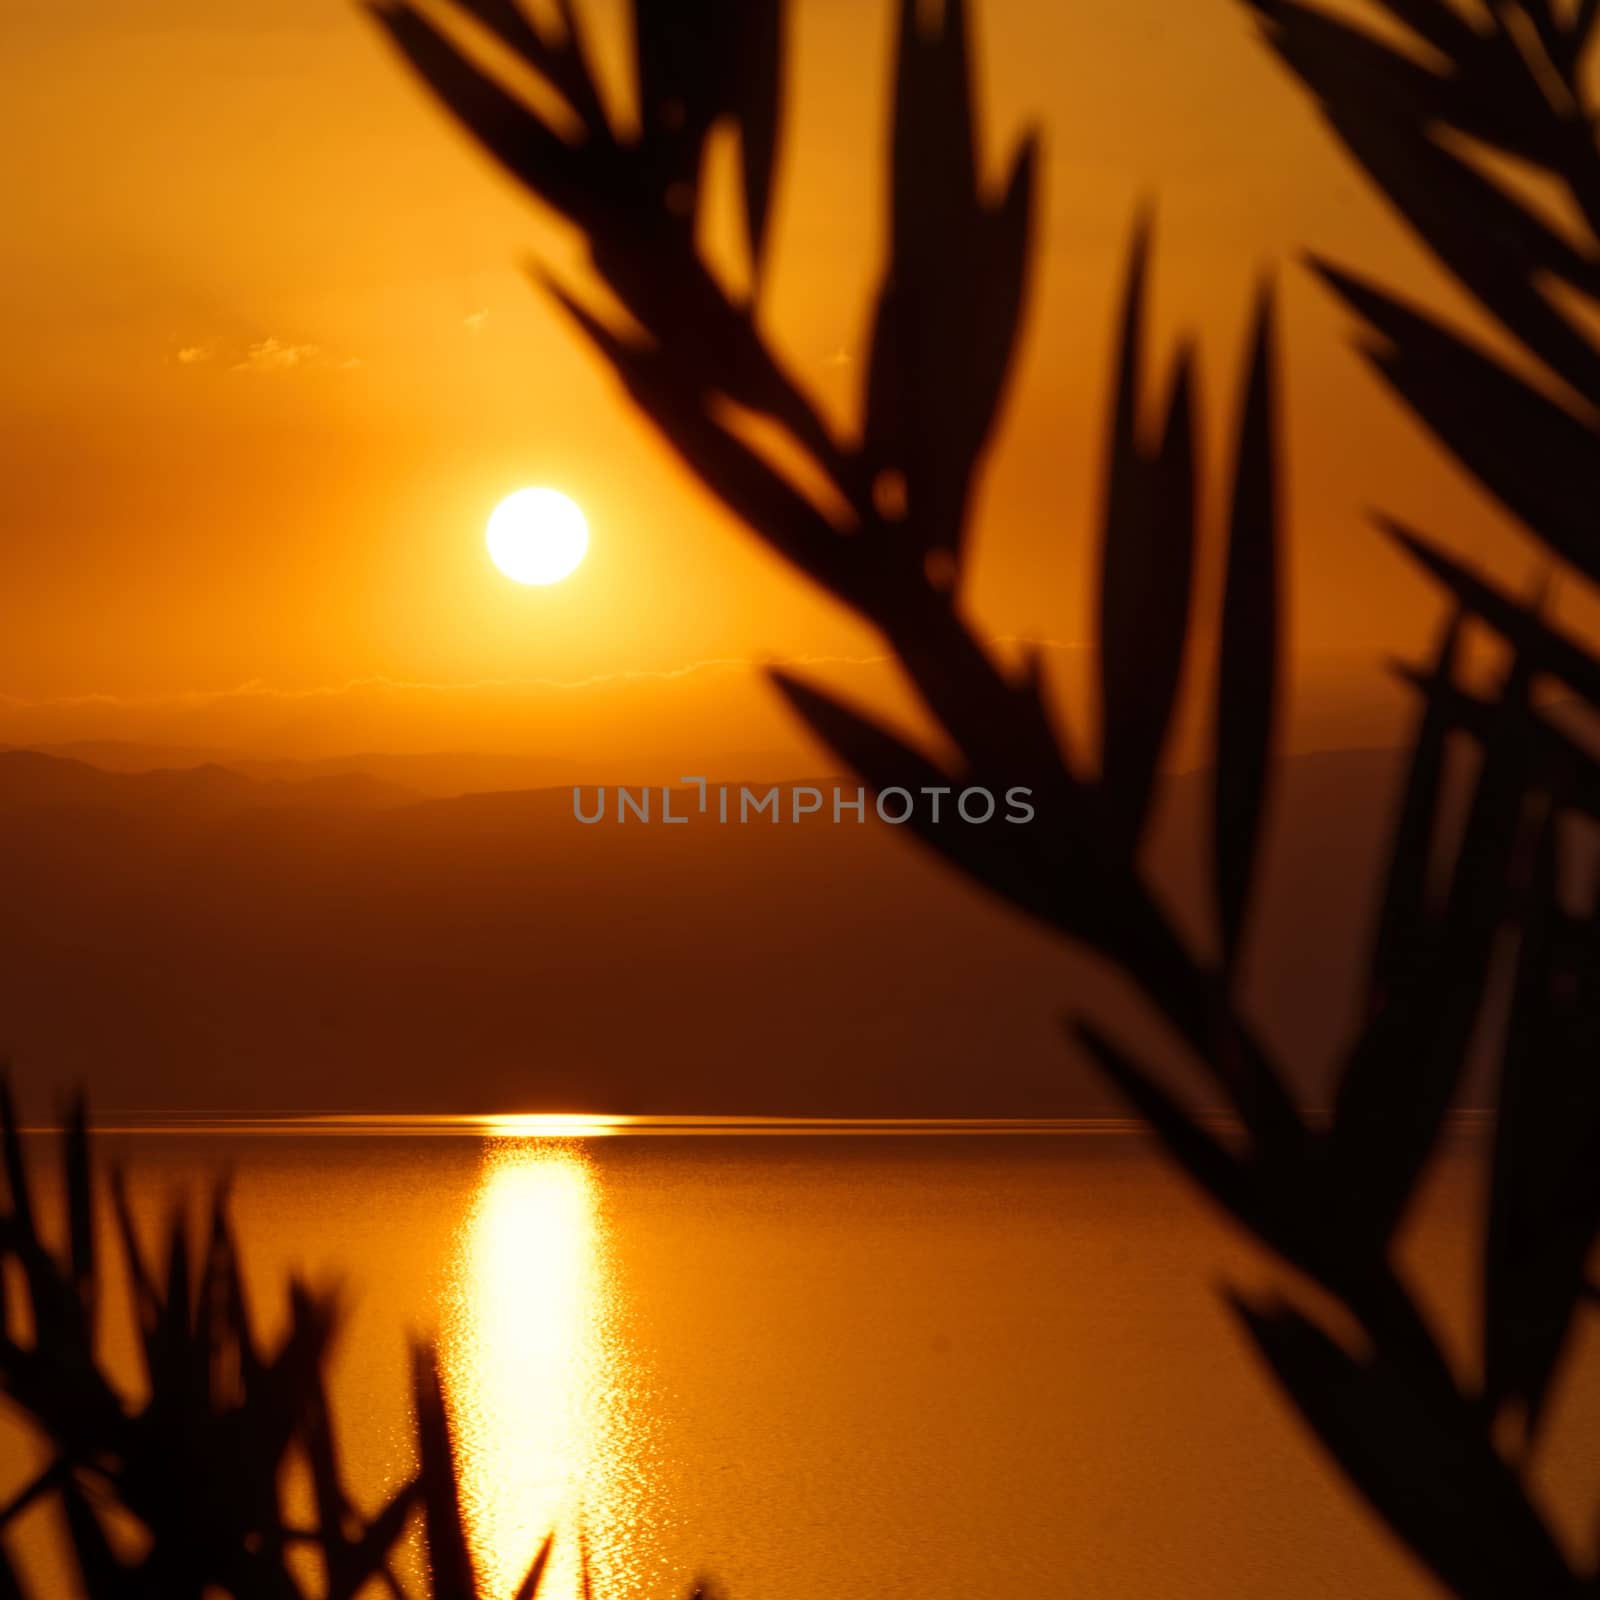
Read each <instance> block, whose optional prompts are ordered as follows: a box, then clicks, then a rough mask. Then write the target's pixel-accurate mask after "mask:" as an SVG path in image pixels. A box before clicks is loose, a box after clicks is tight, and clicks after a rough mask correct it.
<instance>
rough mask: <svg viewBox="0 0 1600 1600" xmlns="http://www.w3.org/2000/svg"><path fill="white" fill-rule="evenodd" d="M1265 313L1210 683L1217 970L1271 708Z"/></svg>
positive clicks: (1229, 943) (1237, 933) (1263, 304)
mask: <svg viewBox="0 0 1600 1600" xmlns="http://www.w3.org/2000/svg"><path fill="white" fill-rule="evenodd" d="M1274 361H1275V355H1274V349H1273V315H1272V302H1271V298H1270V295H1269V293H1268V292H1266V291H1263V294H1262V298H1261V301H1260V304H1259V306H1258V308H1257V312H1256V325H1255V331H1254V334H1253V335H1252V339H1251V356H1250V365H1249V376H1248V378H1247V380H1246V386H1245V395H1244V403H1243V405H1242V407H1241V410H1240V422H1239V440H1238V447H1237V452H1236V455H1235V466H1234V477H1233V495H1232V508H1231V513H1230V516H1229V535H1228V564H1227V575H1226V579H1225V587H1224V593H1223V607H1222V645H1221V653H1220V660H1219V663H1218V675H1217V698H1216V730H1217V731H1216V741H1217V748H1216V763H1215V766H1214V769H1213V797H1212V812H1213V848H1214V855H1213V867H1212V877H1213V883H1214V885H1215V894H1216V903H1217V913H1218V921H1219V923H1220V927H1221V933H1222V951H1223V963H1224V966H1225V968H1227V969H1229V970H1231V969H1233V968H1234V967H1235V966H1236V965H1237V962H1238V959H1239V952H1240V947H1241V945H1242V942H1243V936H1244V928H1245V918H1246V913H1247V910H1248V908H1249V905H1250V896H1251V889H1252V886H1253V883H1254V878H1255V871H1256V861H1257V857H1258V854H1259V851H1260V842H1261V827H1262V817H1263V814H1264V812H1265V810H1266V803H1267V788H1268V780H1269V772H1270V759H1271V752H1272V738H1273V723H1274V718H1275V715H1276V710H1277V700H1278V674H1279V658H1280V651H1281V638H1282V626H1281V624H1280V621H1279V606H1280V602H1279V587H1280V582H1281V580H1280V575H1279V568H1280V564H1281V557H1280V554H1279V550H1280V544H1281V533H1280V530H1279V504H1278V498H1279V482H1278V480H1279V465H1278V450H1277V444H1276V436H1275V421H1276V407H1277V391H1276V382H1275V376H1274Z"/></svg>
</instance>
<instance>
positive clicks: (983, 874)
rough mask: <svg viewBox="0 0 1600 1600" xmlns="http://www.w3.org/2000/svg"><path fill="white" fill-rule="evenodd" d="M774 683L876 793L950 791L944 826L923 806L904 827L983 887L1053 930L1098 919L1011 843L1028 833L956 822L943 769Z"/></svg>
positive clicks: (805, 693) (834, 703) (783, 677)
mask: <svg viewBox="0 0 1600 1600" xmlns="http://www.w3.org/2000/svg"><path fill="white" fill-rule="evenodd" d="M769 676H770V677H771V679H772V682H773V684H774V685H775V686H776V687H777V689H778V691H779V692H780V693H781V694H782V695H783V697H784V699H785V700H787V701H788V703H789V705H790V708H791V709H792V710H793V711H794V712H795V713H796V714H797V715H798V716H799V717H800V719H801V721H803V722H804V723H805V724H806V726H807V727H809V728H810V729H811V731H812V732H813V733H815V734H816V735H817V737H818V738H819V739H821V740H822V741H823V743H824V744H825V745H827V747H828V748H829V749H830V750H832V751H833V752H834V753H835V754H836V755H838V756H839V757H840V758H841V759H842V760H844V761H845V762H846V763H847V764H848V765H849V767H850V769H851V770H852V771H853V772H855V773H856V774H857V776H859V777H860V778H861V779H862V781H863V782H864V783H865V785H866V786H867V787H868V788H869V789H871V790H872V791H874V792H875V793H876V794H879V795H882V794H884V793H885V792H886V791H888V790H891V789H905V790H908V791H909V792H910V793H911V794H913V795H915V794H917V793H918V791H920V790H922V789H925V788H939V789H943V790H944V791H945V792H946V796H947V799H946V804H945V805H944V807H943V808H942V810H941V820H940V821H939V822H935V821H934V820H933V815H932V807H931V806H928V805H920V806H917V807H915V808H913V810H912V812H911V816H910V820H909V821H907V822H906V823H905V824H903V826H904V827H905V828H906V830H907V831H908V832H910V833H911V834H912V835H913V836H914V837H916V838H917V839H918V840H920V841H921V842H922V843H923V844H925V845H927V846H928V847H929V848H930V849H932V850H933V851H935V852H936V853H937V854H938V855H940V856H942V857H943V858H944V859H945V860H946V861H947V862H949V863H950V864H951V865H952V866H954V867H956V868H958V869H959V870H960V871H962V872H964V873H965V874H966V875H967V876H968V877H970V878H971V879H973V881H974V882H975V883H976V884H977V885H978V886H979V887H980V888H983V889H986V890H987V891H988V892H989V893H991V894H994V895H998V896H999V897H1001V898H1002V899H1004V900H1005V901H1007V902H1008V903H1009V904H1011V905H1013V906H1015V907H1016V908H1017V909H1019V910H1021V911H1024V912H1026V913H1028V914H1029V915H1030V916H1034V917H1037V918H1039V919H1040V920H1041V921H1043V922H1045V923H1047V924H1049V925H1051V926H1054V927H1060V926H1061V925H1062V923H1063V922H1067V923H1070V922H1072V921H1073V920H1074V919H1087V918H1092V917H1093V916H1094V915H1095V907H1094V906H1093V905H1092V904H1090V903H1089V901H1088V900H1087V899H1085V901H1084V902H1083V903H1082V904H1080V905H1070V904H1069V905H1063V903H1062V899H1061V890H1060V887H1059V885H1058V884H1057V883H1055V882H1053V881H1052V880H1051V879H1050V877H1049V876H1048V875H1047V874H1046V873H1044V872H1042V871H1041V870H1040V867H1039V863H1038V862H1037V860H1035V859H1034V858H1033V857H1032V856H1031V855H1030V854H1029V853H1028V852H1027V851H1026V849H1025V848H1024V844H1025V841H1023V840H1021V839H1020V838H1008V837H1006V835H1008V834H1011V835H1021V834H1025V833H1027V832H1028V831H1029V830H1028V829H1024V828H1015V829H1006V830H997V829H995V828H993V827H973V826H969V825H967V824H964V823H960V822H959V821H952V819H951V813H952V809H953V808H952V806H951V805H950V803H949V801H948V793H949V791H950V789H951V787H952V785H953V784H954V783H955V780H954V779H952V777H951V775H950V774H949V773H947V772H946V771H944V769H943V768H941V767H938V766H936V765H935V764H934V763H933V762H932V761H930V760H929V759H928V758H927V757H926V756H924V755H921V754H919V753H918V752H917V751H915V750H913V749H911V748H910V747H909V746H908V745H906V744H904V743H902V742H901V741H900V740H899V739H897V738H896V737H895V736H894V735H893V734H891V733H889V732H888V731H887V730H885V729H884V728H882V727H880V726H879V725H878V724H877V723H876V722H874V721H873V720H872V719H871V718H870V717H867V716H864V715H863V714H862V713H861V712H859V711H856V710H855V709H854V708H853V707H850V706H847V705H845V704H844V703H843V702H841V701H838V700H835V699H834V698H832V697H831V696H830V695H827V694H824V693H823V692H822V691H821V690H819V689H816V688H814V687H813V686H811V685H810V684H807V683H803V682H801V681H800V680H799V679H798V678H795V677H792V676H791V675H790V674H788V673H786V672H782V671H779V670H776V669H774V670H772V671H771V672H770V673H769ZM974 781H976V780H974Z"/></svg>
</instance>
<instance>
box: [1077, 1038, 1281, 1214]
mask: <svg viewBox="0 0 1600 1600" xmlns="http://www.w3.org/2000/svg"><path fill="white" fill-rule="evenodd" d="M1071 1032H1072V1036H1073V1037H1074V1038H1076V1039H1077V1041H1078V1042H1079V1043H1080V1044H1082V1045H1083V1047H1084V1048H1085V1049H1086V1050H1087V1051H1088V1052H1089V1054H1090V1056H1091V1058H1092V1059H1093V1060H1094V1062H1095V1064H1096V1065H1097V1066H1098V1067H1099V1068H1100V1070H1101V1071H1102V1072H1104V1073H1105V1075H1106V1076H1107V1077H1108V1078H1109V1079H1110V1080H1111V1082H1112V1084H1113V1086H1114V1087H1115V1088H1116V1090H1117V1092H1118V1093H1119V1094H1121V1096H1122V1097H1123V1099H1125V1100H1126V1101H1127V1102H1128V1104H1129V1105H1130V1106H1132V1107H1133V1109H1134V1110H1135V1111H1136V1112H1137V1113H1138V1114H1139V1116H1140V1117H1141V1118H1143V1120H1144V1121H1145V1122H1146V1123H1147V1124H1148V1125H1149V1127H1150V1128H1151V1129H1152V1131H1153V1132H1154V1133H1155V1135H1156V1137H1157V1138H1158V1139H1159V1140H1160V1141H1161V1143H1162V1145H1163V1147H1164V1148H1165V1149H1166V1151H1167V1153H1168V1154H1169V1155H1170V1156H1171V1157H1172V1158H1173V1160H1175V1161H1176V1162H1177V1163H1178V1165H1179V1166H1180V1167H1182V1168H1183V1170H1184V1171H1185V1172H1187V1173H1188V1174H1189V1176H1190V1177H1191V1178H1192V1179H1193V1180H1194V1181H1195V1183H1197V1184H1198V1185H1199V1186H1200V1187H1201V1188H1202V1189H1203V1190H1205V1192H1206V1193H1207V1194H1209V1195H1210V1196H1211V1198H1212V1199H1213V1200H1214V1201H1216V1203H1217V1204H1218V1205H1219V1206H1221V1207H1222V1209H1223V1210H1224V1211H1227V1212H1229V1213H1230V1214H1231V1215H1232V1216H1234V1217H1235V1218H1237V1219H1238V1220H1239V1221H1240V1222H1242V1223H1243V1224H1244V1225H1245V1226H1246V1227H1247V1228H1250V1229H1252V1230H1253V1231H1255V1232H1256V1233H1257V1234H1258V1235H1259V1236H1260V1237H1261V1238H1263V1239H1267V1240H1275V1239H1281V1238H1282V1237H1283V1223H1284V1222H1285V1220H1286V1219H1285V1218H1284V1217H1283V1215H1282V1214H1281V1211H1280V1212H1279V1213H1278V1214H1276V1215H1275V1214H1274V1212H1273V1210H1272V1209H1271V1208H1270V1207H1269V1206H1267V1205H1264V1204H1263V1200H1264V1197H1263V1194H1262V1192H1261V1190H1260V1188H1259V1186H1258V1183H1257V1180H1256V1177H1255V1174H1253V1173H1252V1172H1251V1171H1250V1170H1249V1168H1248V1167H1247V1166H1245V1165H1244V1164H1243V1163H1242V1162H1241V1161H1240V1160H1239V1159H1238V1158H1237V1157H1236V1156H1234V1155H1233V1154H1232V1152H1230V1151H1229V1150H1228V1149H1227V1147H1226V1146H1224V1145H1223V1144H1221V1143H1219V1142H1218V1141H1217V1140H1216V1139H1215V1138H1213V1137H1212V1135H1211V1134H1209V1133H1208V1132H1207V1131H1206V1130H1205V1129H1204V1128H1203V1127H1202V1126H1201V1125H1200V1124H1199V1123H1198V1122H1196V1121H1195V1120H1194V1118H1193V1117H1192V1116H1191V1115H1190V1114H1189V1112H1188V1111H1186V1110H1185V1109H1184V1108H1183V1106H1181V1105H1180V1104H1179V1103H1178V1101H1177V1100H1176V1099H1175V1098H1174V1097H1173V1096H1172V1095H1171V1094H1170V1093H1169V1092H1168V1091H1167V1090H1166V1089H1165V1088H1164V1087H1163V1086H1162V1084H1161V1082H1160V1081H1159V1079H1157V1077H1156V1076H1155V1074H1154V1073H1152V1072H1151V1071H1149V1070H1148V1069H1147V1068H1145V1067H1141V1066H1139V1065H1137V1064H1136V1063H1135V1062H1134V1060H1133V1059H1132V1057H1131V1056H1129V1055H1128V1054H1127V1053H1126V1052H1125V1051H1124V1050H1123V1049H1122V1048H1121V1047H1120V1046H1119V1045H1117V1044H1116V1043H1115V1041H1113V1040H1112V1039H1111V1037H1110V1036H1109V1035H1108V1034H1106V1033H1104V1032H1103V1031H1102V1030H1101V1029H1099V1028H1097V1027H1096V1026H1095V1025H1094V1024H1093V1023H1089V1022H1082V1021H1079V1022H1075V1023H1073V1025H1072V1028H1071Z"/></svg>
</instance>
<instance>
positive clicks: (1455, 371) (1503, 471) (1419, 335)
mask: <svg viewBox="0 0 1600 1600" xmlns="http://www.w3.org/2000/svg"><path fill="white" fill-rule="evenodd" d="M1316 265H1317V270H1318V271H1319V273H1320V274H1321V276H1322V278H1323V279H1324V281H1325V282H1327V283H1328V284H1329V285H1330V286H1331V287H1332V288H1333V289H1334V290H1335V291H1336V292H1337V293H1338V294H1339V296H1340V297H1341V298H1342V299H1343V300H1344V301H1345V302H1346V304H1348V305H1350V306H1351V307H1352V308H1353V309H1354V310H1355V311H1357V312H1358V313H1359V314H1360V315H1361V316H1362V317H1364V318H1365V319H1366V321H1367V323H1368V324H1369V326H1370V327H1371V328H1372V330H1373V332H1374V334H1375V335H1376V336H1377V337H1376V339H1375V340H1374V341H1373V342H1371V343H1370V344H1369V345H1368V347H1367V349H1366V355H1367V357H1368V359H1369V360H1370V361H1371V363H1372V365H1373V366H1374V367H1375V368H1376V369H1377V370H1378V372H1379V373H1381V374H1382V375H1383V377H1384V378H1385V379H1386V380H1387V381H1388V382H1389V384H1390V385H1391V386H1392V387H1393V388H1394V390H1395V392H1396V393H1397V394H1398V395H1399V396H1400V397H1401V399H1402V400H1404V401H1405V402H1406V404H1407V405H1408V406H1409V407H1410V408H1411V409H1412V410H1413V411H1414V412H1415V413H1416V414H1417V416H1418V417H1419V418H1420V419H1421V420H1422V421H1423V422H1424V423H1425V424H1426V425H1427V426H1428V427H1429V428H1430V429H1431V430H1432V432H1433V434H1434V436H1435V437H1436V438H1437V439H1438V440H1439V442H1440V443H1441V444H1443V445H1444V447H1445V448H1446V449H1447V450H1449V451H1450V453H1451V454H1452V455H1454V456H1455V458H1456V460H1458V461H1459V462H1460V463H1461V464H1462V466H1464V467H1465V468H1466V469H1467V471H1469V472H1470V473H1472V475H1473V476H1474V477H1475V478H1477V480H1478V481H1479V482H1480V483H1481V484H1482V485H1483V487H1484V488H1485V489H1487V490H1488V491H1489V493H1490V494H1492V495H1494V496H1495V498H1496V499H1498V500H1499V501H1500V503H1501V504H1502V505H1504V506H1505V507H1506V509H1507V510H1509V511H1510V512H1511V513H1512V514H1513V515H1515V516H1517V517H1519V518H1521V520H1522V521H1523V522H1524V523H1525V524H1526V525H1527V526H1528V528H1529V529H1530V530H1531V531H1532V532H1534V533H1536V534H1537V535H1538V536H1539V537H1540V538H1541V539H1543V540H1544V541H1545V542H1546V543H1547V544H1549V545H1550V546H1551V547H1552V548H1553V549H1554V550H1556V551H1557V552H1559V553H1560V554H1561V555H1563V556H1565V557H1566V559H1567V560H1569V561H1571V562H1572V563H1573V564H1574V565H1575V566H1577V567H1578V568H1579V569H1580V570H1581V571H1583V572H1585V573H1587V574H1588V576H1590V577H1591V578H1600V539H1597V538H1596V534H1595V524H1594V518H1593V514H1592V508H1593V507H1594V506H1595V505H1596V504H1597V503H1600V434H1597V433H1596V431H1595V430H1594V429H1593V428H1592V427H1590V426H1589V425H1588V424H1586V423H1584V422H1582V421H1580V420H1579V419H1578V418H1577V417H1576V416H1574V415H1573V413H1572V412H1571V411H1569V410H1568V409H1567V408H1566V407H1565V406H1561V405H1558V404H1557V403H1556V402H1555V401H1553V400H1551V399H1548V398H1547V397H1546V396H1545V395H1543V394H1541V393H1540V392H1539V391H1538V390H1537V389H1535V388H1534V387H1533V386H1532V385H1531V384H1528V383H1525V382H1524V381H1523V380H1522V379H1521V378H1518V377H1515V376H1514V375H1513V374H1512V373H1510V372H1509V371H1507V369H1506V368H1505V367H1503V366H1502V365H1501V364H1500V363H1499V362H1497V361H1494V360H1492V359H1491V358H1490V357H1488V356H1487V355H1484V354H1483V353H1481V352H1480V351H1478V350H1476V349H1474V348H1473V347H1472V346H1471V345H1470V344H1468V343H1467V342H1466V341H1465V340H1464V339H1460V338H1458V337H1457V336H1456V335H1455V334H1453V333H1451V332H1449V330H1448V329H1446V328H1445V327H1444V326H1443V325H1442V324H1440V323H1439V322H1437V321H1435V320H1434V319H1433V318H1432V317H1429V316H1427V315H1426V314H1425V313H1423V312H1420V311H1417V310H1414V309H1412V308H1410V307H1408V306H1406V305H1404V304H1403V303H1402V302H1400V301H1399V300H1396V299H1394V298H1393V297H1392V296H1390V295H1388V294H1386V293H1384V291H1383V290H1381V289H1379V288H1377V287H1375V286H1374V285H1372V284H1370V283H1367V282H1365V281H1363V280H1361V279H1359V278H1356V277H1353V276H1351V275H1350V274H1348V273H1344V272H1341V271H1339V270H1338V269H1337V268H1335V267H1332V266H1329V265H1328V264H1327V263H1325V262H1321V261H1319V262H1317V263H1316Z"/></svg>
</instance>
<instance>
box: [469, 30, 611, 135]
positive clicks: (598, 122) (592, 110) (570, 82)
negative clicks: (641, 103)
mask: <svg viewBox="0 0 1600 1600" xmlns="http://www.w3.org/2000/svg"><path fill="white" fill-rule="evenodd" d="M453 3H454V4H455V5H457V6H459V7H460V8H461V9H462V10H463V11H465V12H466V13H467V14H468V15H469V16H472V17H474V18H476V19H477V21H479V22H480V23H482V24H483V26H484V27H486V28H488V29H489V31H490V32H491V33H493V34H495V35H496V36H497V37H498V38H499V39H500V40H501V41H502V42H503V43H505V44H506V45H508V46H509V47H510V48H511V49H512V50H513V51H514V52H515V53H516V54H517V55H519V56H521V57H522V59H523V60H524V61H526V62H527V63H528V65H529V66H531V67H532V68H533V69H534V70H535V71H536V72H538V73H539V74H540V75H541V76H542V77H544V78H545V79H546V80H547V81H548V82H549V83H550V84H551V86H552V87H553V88H554V89H555V90H556V91H557V92H558V93H559V94H560V95H561V96H562V97H563V98H564V99H565V100H566V101H567V103H568V105H570V106H571V107H572V109H573V111H575V112H576V113H577V115H578V117H579V119H580V120H581V121H582V122H583V125H584V128H585V130H586V131H587V132H588V133H589V134H591V135H595V136H606V135H609V132H610V128H609V124H608V122H607V119H606V115H605V109H604V107H603V106H602V104H601V102H600V96H599V92H598V90H597V89H596V87H595V80H594V75H593V73H592V72H591V71H590V69H589V63H588V59H587V54H586V52H585V50H584V47H583V39H582V35H581V34H580V32H579V30H578V25H577V17H576V14H575V13H574V12H573V10H572V7H571V5H570V3H569V0H558V9H559V11H560V14H561V19H562V22H563V25H564V33H563V36H562V37H560V38H559V39H555V40H552V39H549V38H547V37H546V36H545V34H544V33H543V32H542V31H541V30H540V28H539V27H538V25H537V24H536V23H534V22H533V21H532V20H531V19H530V18H529V17H528V15H527V13H526V12H524V11H523V10H522V8H521V7H520V6H519V5H518V4H517V3H516V0H453Z"/></svg>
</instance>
